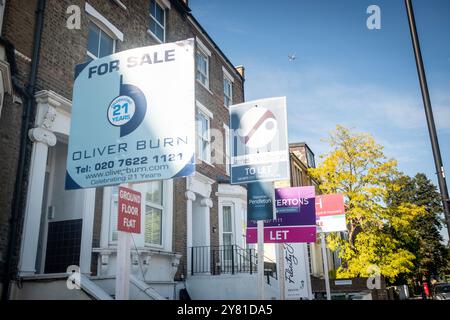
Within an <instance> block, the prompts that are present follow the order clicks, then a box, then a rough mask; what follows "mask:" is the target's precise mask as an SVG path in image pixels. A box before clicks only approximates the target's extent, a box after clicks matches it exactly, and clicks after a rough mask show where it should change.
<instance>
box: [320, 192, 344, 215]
mask: <svg viewBox="0 0 450 320" xmlns="http://www.w3.org/2000/svg"><path fill="white" fill-rule="evenodd" d="M337 214H345V209H344V196H343V195H342V194H341V193H336V194H325V195H319V196H316V216H317V217H321V216H333V215H337Z"/></svg>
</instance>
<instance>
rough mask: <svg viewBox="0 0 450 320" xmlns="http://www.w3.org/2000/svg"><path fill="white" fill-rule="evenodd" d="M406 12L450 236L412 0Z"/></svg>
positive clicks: (445, 193) (445, 191) (449, 205)
mask: <svg viewBox="0 0 450 320" xmlns="http://www.w3.org/2000/svg"><path fill="white" fill-rule="evenodd" d="M405 5H406V12H407V14H408V21H409V29H410V31H411V39H412V44H413V49H414V55H415V57H416V66H417V73H418V75H419V82H420V89H421V91H422V99H423V105H424V108H425V115H426V118H427V124H428V132H429V134H430V140H431V148H432V150H433V157H434V164H435V166H436V174H437V176H438V182H439V190H440V191H441V196H442V204H443V207H444V216H445V221H446V222H447V232H448V234H449V238H450V203H449V202H450V200H449V197H448V189H447V182H446V181H445V171H444V165H443V164H442V157H441V151H440V149H439V141H438V137H437V134H436V126H435V124H434V117H433V110H432V108H431V101H430V94H429V92H428V84H427V78H426V75H425V68H424V66H423V61H422V53H421V50H420V43H419V37H418V35H417V30H416V21H415V18H414V10H413V6H412V2H411V0H405Z"/></svg>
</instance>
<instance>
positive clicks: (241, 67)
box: [234, 66, 245, 79]
mask: <svg viewBox="0 0 450 320" xmlns="http://www.w3.org/2000/svg"><path fill="white" fill-rule="evenodd" d="M234 68H235V69H236V71H237V72H239V74H240V75H241V77H242V79H245V68H244V66H237V67H234Z"/></svg>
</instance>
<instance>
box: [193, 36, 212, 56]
mask: <svg viewBox="0 0 450 320" xmlns="http://www.w3.org/2000/svg"><path fill="white" fill-rule="evenodd" d="M195 41H196V42H197V49H199V50H200V51H202V52H203V53H204V54H206V55H207V56H209V57H211V51H210V50H209V49H208V47H207V46H205V44H204V43H203V42H202V41H201V40H200V39H199V37H197V36H196V37H195Z"/></svg>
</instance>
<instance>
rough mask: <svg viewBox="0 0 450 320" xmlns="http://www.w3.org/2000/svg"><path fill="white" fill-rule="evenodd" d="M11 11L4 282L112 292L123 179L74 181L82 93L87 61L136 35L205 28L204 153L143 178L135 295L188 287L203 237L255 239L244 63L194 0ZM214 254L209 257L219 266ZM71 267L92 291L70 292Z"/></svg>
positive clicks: (234, 241)
mask: <svg viewBox="0 0 450 320" xmlns="http://www.w3.org/2000/svg"><path fill="white" fill-rule="evenodd" d="M0 14H3V21H1V20H0V22H2V24H1V25H2V29H1V39H2V41H1V42H2V43H4V46H3V47H4V48H5V49H3V51H1V50H0V60H1V61H0V71H1V72H2V77H1V79H2V83H0V87H1V88H0V89H1V90H0V95H2V96H4V98H3V99H1V103H2V104H1V106H2V107H1V109H0V137H1V139H2V143H1V146H0V148H1V150H0V154H2V157H1V159H0V173H1V179H2V182H3V185H2V192H1V195H0V208H1V209H0V239H1V242H0V270H1V272H2V274H3V281H2V284H3V286H2V289H3V292H5V286H10V290H7V291H8V294H9V297H10V298H17V299H24V298H30V299H32V298H36V295H35V293H36V292H38V291H39V290H40V292H41V293H42V292H43V289H45V288H47V289H48V290H47V289H45V292H48V296H47V298H52V297H58V298H64V297H67V298H69V297H71V298H73V297H74V296H76V297H77V298H80V299H81V298H86V297H90V298H92V297H94V298H98V299H102V298H105V299H107V298H111V297H113V294H114V277H115V273H116V263H115V261H116V249H117V187H105V188H96V189H81V190H74V191H66V190H64V179H65V166H66V156H67V144H68V140H69V137H70V120H71V98H72V89H73V79H74V70H75V66H76V65H77V64H80V63H83V62H86V61H90V60H93V59H97V58H100V57H103V56H106V55H109V54H112V53H115V52H119V51H123V50H127V49H131V48H136V47H142V46H149V45H157V44H161V43H165V42H173V41H178V40H184V39H188V38H194V39H195V43H196V79H193V81H195V83H196V87H195V89H196V124H197V151H196V154H197V162H196V173H195V175H194V176H191V177H188V178H179V179H173V180H165V181H153V182H148V183H142V184H138V185H135V186H136V189H138V190H139V191H141V192H142V194H143V198H144V199H145V201H143V202H144V203H143V204H142V212H143V214H142V221H141V225H142V226H143V228H142V234H140V235H135V236H134V237H133V242H132V266H131V268H132V281H133V284H132V292H134V293H132V297H133V294H134V297H135V298H142V299H175V298H177V297H178V287H177V285H178V284H180V283H185V281H186V280H187V279H189V277H191V276H192V274H193V270H192V268H194V267H195V268H198V267H199V266H198V265H199V263H200V262H198V261H193V259H192V254H193V252H194V251H195V250H194V249H193V248H197V247H201V248H204V249H202V250H206V251H207V252H209V253H210V252H211V250H214V249H213V248H219V247H220V246H227V245H236V246H240V247H241V246H242V247H244V246H245V242H244V241H245V239H244V237H243V235H245V229H244V226H245V220H243V218H242V217H246V212H245V210H246V198H245V197H246V196H245V194H246V190H245V189H244V188H243V187H240V186H231V185H230V184H229V183H228V181H229V170H228V163H229V148H228V145H229V144H228V142H229V111H228V106H229V105H231V104H235V103H240V102H243V101H244V68H243V67H235V66H234V65H233V64H232V63H231V62H230V61H229V59H228V58H227V57H226V56H225V55H224V54H223V53H222V51H221V50H220V48H219V47H218V46H217V45H216V44H215V43H214V41H213V40H212V39H211V37H210V36H209V35H208V34H207V33H206V31H205V30H204V29H203V28H202V26H201V25H200V24H199V23H198V21H197V20H196V19H195V18H194V16H193V15H192V13H191V11H190V9H189V6H188V3H187V1H182V0H120V1H119V0H110V1H104V0H88V1H85V0H70V1H68V0H67V1H61V0H46V1H42V0H40V1H35V2H33V1H27V0H7V1H6V2H5V1H3V2H2V6H1V8H0ZM174 94H176V92H174ZM27 114H28V118H27V117H26V115H27ZM27 119H28V120H27ZM167 125H170V124H167ZM206 256H207V257H210V256H211V255H210V254H208V255H206ZM208 259H209V260H208ZM215 263H220V262H219V260H218V261H216V260H214V261H212V260H211V258H207V259H206V260H203V261H202V262H201V263H200V264H203V265H204V266H205V268H207V269H208V268H209V269H208V270H209V271H208V272H209V273H211V269H210V266H211V265H213V264H215ZM72 272H75V273H77V274H79V276H80V277H81V278H82V281H81V282H82V291H83V290H84V292H85V293H88V294H85V295H83V294H82V292H81V293H80V291H77V292H78V293H77V294H72V296H71V295H69V293H67V292H66V291H67V288H66V287H67V286H66V283H65V281H66V278H67V276H68V275H67V273H69V275H71V274H72ZM43 280H45V282H44V281H43ZM83 281H84V285H83ZM17 282H20V283H21V284H22V285H21V286H20V288H19V286H17V285H16V284H17ZM46 286H48V287H46ZM64 290H66V291H64ZM52 294H53V296H52ZM41 298H46V297H45V296H42V297H41Z"/></svg>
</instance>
